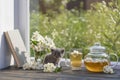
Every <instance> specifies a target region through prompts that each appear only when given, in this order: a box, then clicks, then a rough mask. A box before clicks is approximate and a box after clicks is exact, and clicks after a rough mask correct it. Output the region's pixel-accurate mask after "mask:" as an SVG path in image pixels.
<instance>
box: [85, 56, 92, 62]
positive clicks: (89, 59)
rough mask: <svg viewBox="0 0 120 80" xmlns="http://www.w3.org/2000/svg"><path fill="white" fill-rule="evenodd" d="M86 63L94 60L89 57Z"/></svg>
mask: <svg viewBox="0 0 120 80" xmlns="http://www.w3.org/2000/svg"><path fill="white" fill-rule="evenodd" d="M85 61H86V62H93V59H92V58H90V57H88V58H86V59H85Z"/></svg>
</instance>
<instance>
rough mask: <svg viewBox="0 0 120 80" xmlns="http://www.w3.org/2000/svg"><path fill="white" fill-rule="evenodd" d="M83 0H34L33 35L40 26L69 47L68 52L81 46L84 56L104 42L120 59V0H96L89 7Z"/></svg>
mask: <svg viewBox="0 0 120 80" xmlns="http://www.w3.org/2000/svg"><path fill="white" fill-rule="evenodd" d="M83 1H84V0H30V37H31V35H32V33H33V32H34V31H36V30H37V31H39V32H40V34H41V35H43V36H46V35H47V36H49V37H50V38H52V39H53V40H54V42H55V44H56V46H57V47H59V48H65V51H66V54H67V53H69V51H70V50H71V49H74V48H77V49H80V50H81V52H82V53H83V57H84V56H85V55H86V54H87V53H88V52H89V47H90V46H92V45H93V44H94V43H95V42H100V43H101V44H102V46H105V47H106V52H107V53H109V54H117V55H118V56H119V59H120V0H113V1H112V0H111V1H110V2H105V1H102V0H101V2H94V1H93V2H92V4H90V5H91V7H89V8H86V9H85V7H83V6H84V2H83ZM86 1H87V0H86ZM91 1H92V0H91ZM71 4H72V5H71ZM31 55H32V56H33V52H32V50H31ZM113 60H114V58H113Z"/></svg>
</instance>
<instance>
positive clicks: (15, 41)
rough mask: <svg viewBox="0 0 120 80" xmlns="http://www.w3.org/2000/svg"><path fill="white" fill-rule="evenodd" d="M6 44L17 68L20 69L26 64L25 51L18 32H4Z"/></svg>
mask: <svg viewBox="0 0 120 80" xmlns="http://www.w3.org/2000/svg"><path fill="white" fill-rule="evenodd" d="M4 34H5V37H6V40H7V43H8V45H9V48H10V50H11V53H12V55H13V57H14V60H15V62H16V66H17V67H22V66H23V64H25V63H26V62H27V55H28V53H27V50H26V47H25V44H24V42H23V40H22V37H21V35H20V32H19V30H10V31H6V32H4Z"/></svg>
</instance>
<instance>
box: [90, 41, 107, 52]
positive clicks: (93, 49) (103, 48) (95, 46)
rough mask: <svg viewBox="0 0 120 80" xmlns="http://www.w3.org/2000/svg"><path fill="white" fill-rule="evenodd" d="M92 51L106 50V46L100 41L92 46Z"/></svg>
mask: <svg viewBox="0 0 120 80" xmlns="http://www.w3.org/2000/svg"><path fill="white" fill-rule="evenodd" d="M90 52H105V47H103V46H101V44H100V43H99V42H97V43H95V44H94V46H92V47H90Z"/></svg>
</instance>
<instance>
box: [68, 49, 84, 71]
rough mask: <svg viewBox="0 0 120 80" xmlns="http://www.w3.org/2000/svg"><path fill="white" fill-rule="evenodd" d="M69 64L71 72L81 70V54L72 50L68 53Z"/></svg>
mask: <svg viewBox="0 0 120 80" xmlns="http://www.w3.org/2000/svg"><path fill="white" fill-rule="evenodd" d="M70 63H71V68H72V70H81V65H82V53H81V52H79V51H76V50H74V51H73V52H71V53H70Z"/></svg>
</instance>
